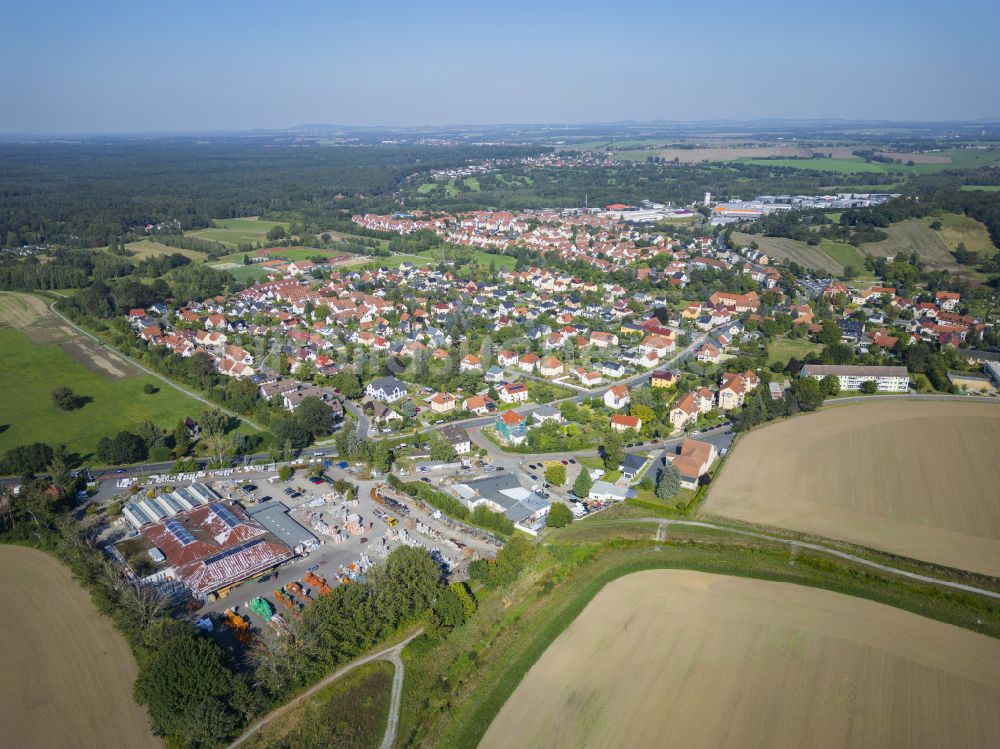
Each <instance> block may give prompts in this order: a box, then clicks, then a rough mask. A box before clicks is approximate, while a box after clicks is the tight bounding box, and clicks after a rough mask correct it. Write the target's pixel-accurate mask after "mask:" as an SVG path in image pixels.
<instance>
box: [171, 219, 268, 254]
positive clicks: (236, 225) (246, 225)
mask: <svg viewBox="0 0 1000 749" xmlns="http://www.w3.org/2000/svg"><path fill="white" fill-rule="evenodd" d="M214 221H215V224H216V225H215V227H213V228H209V229H198V230H196V231H190V232H187V235H188V236H189V237H198V238H199V239H208V240H211V241H213V242H221V243H222V244H228V245H232V246H233V247H239V246H240V245H241V244H247V243H250V242H261V241H263V240H264V237H265V235H266V234H267V232H268V231H270V230H271V229H272V228H274V227H275V226H281V227H283V228H284V229H286V230H287V229H288V224H287V223H286V222H283V221H261V220H260V219H258V218H257V217H256V216H250V217H248V218H217V219H214Z"/></svg>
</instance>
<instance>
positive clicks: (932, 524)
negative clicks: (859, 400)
mask: <svg viewBox="0 0 1000 749" xmlns="http://www.w3.org/2000/svg"><path fill="white" fill-rule="evenodd" d="M998 444H1000V405H991V404H988V403H987V404H984V403H982V402H979V403H961V402H955V401H949V402H920V403H915V402H892V401H872V402H871V403H865V404H863V405H851V406H841V407H836V408H828V409H824V410H823V411H820V412H818V413H813V414H808V415H804V416H796V417H794V418H792V419H788V420H786V421H782V422H778V423H775V424H771V425H768V426H765V427H762V428H759V429H756V430H754V431H752V432H750V433H749V434H747V435H744V436H743V437H742V438H741V439H740V440H739V441H738V442H737V443H736V446H735V448H734V449H733V451H732V454H731V455H730V457H729V460H728V462H727V463H726V465H725V466H724V467H723V469H722V471H721V475H720V476H719V477H718V478H717V479H716V481H715V483H714V484H713V486H712V488H711V489H710V490H709V493H708V499H707V501H706V503H705V505H704V512H705V513H708V514H714V515H720V516H723V517H727V518H733V519H736V520H744V521H747V522H751V523H757V524H761V525H769V526H774V527H780V528H788V529H791V530H795V531H801V532H804V533H810V534H815V535H819V536H826V537H828V538H833V539H839V540H843V541H848V542H851V543H855V544H860V545H862V546H867V547H870V548H873V549H879V550H884V551H888V552H892V553H895V554H901V555H904V556H908V557H911V558H914V559H920V560H924V561H928V562H934V563H937V564H941V565H946V566H949V567H955V568H958V569H964V570H970V571H973V572H980V573H985V574H988V575H992V576H1000V503H998V502H997V501H996V497H997V486H1000V461H997V445H998ZM804 466H805V467H807V468H806V469H803V467H804Z"/></svg>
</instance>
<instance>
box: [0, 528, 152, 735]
mask: <svg viewBox="0 0 1000 749" xmlns="http://www.w3.org/2000/svg"><path fill="white" fill-rule="evenodd" d="M0 569H3V575H2V576H0V606H2V608H3V612H4V615H3V617H4V618H3V626H2V627H0V649H2V652H3V657H2V658H0V746H4V747H17V749H62V748H63V747H66V748H69V747H73V748H76V747H136V749H140V748H141V747H162V746H163V744H162V742H160V741H159V740H158V739H156V737H154V736H153V735H152V733H151V732H150V728H149V721H148V718H147V717H146V712H145V710H143V709H142V708H140V707H139V706H138V705H136V704H135V702H134V701H133V700H132V682H133V681H134V680H135V677H136V673H137V668H136V665H135V661H134V660H133V659H132V654H131V652H129V649H128V645H127V644H126V642H125V639H124V638H123V637H122V636H121V635H120V634H119V633H118V632H117V631H115V629H114V627H113V626H112V625H111V622H110V620H108V619H105V618H104V617H102V616H100V615H99V614H98V613H97V611H96V610H95V609H94V606H93V604H92V603H91V602H90V597H89V596H88V595H87V592H86V591H85V590H83V588H81V587H80V586H79V585H78V584H77V583H76V582H75V581H74V580H73V578H72V576H71V575H70V572H69V570H68V569H66V568H65V567H63V566H62V565H60V564H59V562H58V561H56V559H54V558H53V557H50V556H49V555H48V554H45V553H43V552H41V551H38V550H36V549H30V548H25V547H21V546H7V545H0Z"/></svg>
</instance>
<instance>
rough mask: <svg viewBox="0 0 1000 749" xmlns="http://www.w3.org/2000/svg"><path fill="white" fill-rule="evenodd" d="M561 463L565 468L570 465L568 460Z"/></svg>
mask: <svg viewBox="0 0 1000 749" xmlns="http://www.w3.org/2000/svg"><path fill="white" fill-rule="evenodd" d="M559 462H560V463H562V464H563V465H564V466H568V465H569V461H568V460H562V461H559Z"/></svg>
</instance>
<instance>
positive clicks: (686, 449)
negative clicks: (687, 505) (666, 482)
mask: <svg viewBox="0 0 1000 749" xmlns="http://www.w3.org/2000/svg"><path fill="white" fill-rule="evenodd" d="M717 455H718V453H717V452H716V450H715V445H713V444H711V443H710V442H702V441H701V440H693V439H686V440H684V442H682V443H681V446H680V447H679V448H678V450H677V454H676V455H669V456H667V457H668V459H669V460H670V461H671V462H672V463H673V464H674V465H675V466H677V468H678V469H679V470H680V474H681V486H682V487H683V488H685V489H697V488H698V482H699V480H700V479H701V477H702V476H704V475H705V474H707V473H708V469H709V468H711V466H712V463H714V462H715V458H716V457H717Z"/></svg>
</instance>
